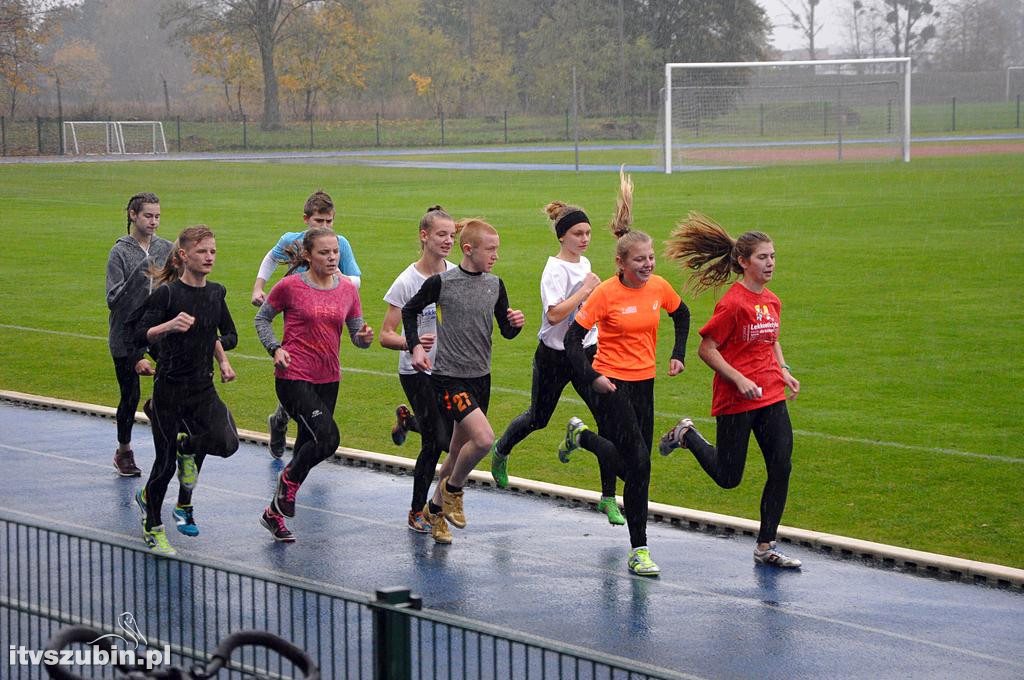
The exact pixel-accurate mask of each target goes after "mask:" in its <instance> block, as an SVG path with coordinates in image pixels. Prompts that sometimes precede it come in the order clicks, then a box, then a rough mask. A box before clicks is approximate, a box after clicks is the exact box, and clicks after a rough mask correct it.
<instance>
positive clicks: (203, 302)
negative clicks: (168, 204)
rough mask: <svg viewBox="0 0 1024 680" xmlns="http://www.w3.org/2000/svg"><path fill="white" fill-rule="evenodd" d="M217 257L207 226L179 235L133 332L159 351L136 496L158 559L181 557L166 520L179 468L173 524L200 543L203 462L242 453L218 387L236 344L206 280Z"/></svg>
mask: <svg viewBox="0 0 1024 680" xmlns="http://www.w3.org/2000/svg"><path fill="white" fill-rule="evenodd" d="M216 256H217V242H216V240H215V239H214V235H213V232H212V231H210V229H209V228H207V227H206V226H205V225H197V226H195V227H189V228H188V229H185V230H184V231H183V232H181V234H180V235H179V236H178V240H177V241H176V242H175V244H174V248H173V251H172V254H171V256H170V257H168V258H167V262H166V263H165V265H164V267H163V269H161V270H159V271H154V272H153V274H154V284H156V285H160V284H164V283H166V284H167V285H161V286H160V287H159V288H157V289H156V290H155V291H153V293H152V294H151V295H150V296H149V298H147V300H146V302H145V304H144V305H143V306H142V308H141V309H140V310H139V312H138V314H139V320H138V322H137V323H136V324H135V333H136V342H137V343H138V344H139V345H152V344H155V343H159V353H160V361H159V362H157V367H156V378H155V379H154V380H153V399H152V400H151V404H150V418H151V423H152V428H153V444H154V446H155V448H156V460H155V461H154V462H153V469H152V470H151V471H150V473H149V480H148V481H147V482H146V485H145V486H144V487H143V488H142V489H140V490H139V491H138V492H137V493H136V494H135V501H136V502H137V503H138V505H139V507H140V508H141V509H142V511H143V513H144V515H145V517H144V518H143V522H142V537H143V540H145V542H146V545H147V546H149V549H150V550H151V551H153V552H154V553H157V554H159V555H173V554H175V551H174V548H172V547H171V545H170V543H168V541H167V535H166V533H165V531H164V527H163V523H162V522H161V519H160V508H161V506H162V505H163V501H164V495H165V494H166V492H167V484H168V483H169V482H170V481H171V477H172V476H174V471H175V467H177V470H178V482H179V484H180V485H181V488H180V490H179V492H178V504H177V505H176V506H175V508H174V516H175V521H176V522H177V524H178V530H179V531H181V533H183V534H185V535H188V536H195V535H197V534H198V533H199V530H198V527H197V526H196V523H195V519H194V516H193V508H192V489H194V488H195V485H196V479H197V477H198V475H199V471H200V470H201V469H202V467H203V460H204V459H205V458H206V456H207V455H213V456H219V457H221V458H227V457H228V456H230V455H231V454H233V453H234V452H235V451H237V450H238V431H237V429H236V427H235V421H234V419H233V418H232V416H231V412H230V411H229V410H228V407H227V406H225V405H224V402H223V401H221V400H220V397H219V396H217V391H216V390H215V389H214V387H213V360H214V356H215V354H216V355H217V356H218V361H219V363H220V369H221V376H222V379H223V380H225V381H227V380H231V379H233V378H234V371H232V370H231V365H230V364H229V363H228V361H227V357H226V355H224V354H223V352H225V351H227V350H231V349H233V348H234V347H235V345H236V344H237V343H238V335H237V333H236V332H235V324H234V322H233V321H232V320H231V313H230V312H229V311H228V307H227V304H226V302H225V295H226V293H227V291H226V290H225V289H224V286H222V285H221V284H219V283H214V282H213V281H209V280H208V279H207V277H208V276H209V274H210V271H211V270H212V269H213V264H214V261H215V260H216Z"/></svg>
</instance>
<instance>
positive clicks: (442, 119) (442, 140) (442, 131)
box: [441, 111, 444, 146]
mask: <svg viewBox="0 0 1024 680" xmlns="http://www.w3.org/2000/svg"><path fill="white" fill-rule="evenodd" d="M441 146H444V111H442V112H441Z"/></svg>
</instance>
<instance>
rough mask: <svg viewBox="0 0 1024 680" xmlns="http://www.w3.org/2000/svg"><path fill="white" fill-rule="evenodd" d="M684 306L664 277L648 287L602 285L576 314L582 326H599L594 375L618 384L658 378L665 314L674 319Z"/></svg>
mask: <svg viewBox="0 0 1024 680" xmlns="http://www.w3.org/2000/svg"><path fill="white" fill-rule="evenodd" d="M681 301H682V300H681V299H680V298H679V294H678V293H676V291H675V290H674V289H673V288H672V284H670V283H669V282H668V281H666V280H665V279H663V278H661V277H660V276H656V275H652V276H651V278H649V279H648V280H647V283H646V284H645V285H644V287H643V288H630V287H629V286H626V285H623V283H622V282H621V281H619V277H618V276H613V277H612V278H610V279H608V280H606V281H602V282H601V283H600V285H598V287H597V288H595V289H594V292H593V293H591V294H590V297H588V298H587V300H586V302H584V303H583V306H582V307H581V308H580V310H579V311H578V312H576V323H578V324H579V325H581V326H583V327H584V328H586V329H588V330H589V329H590V328H592V327H593V326H594V324H597V326H598V335H597V337H598V341H597V356H596V357H594V364H593V366H594V370H595V371H597V372H598V373H600V374H601V375H606V376H608V377H609V378H618V379H619V380H630V381H638V380H649V379H650V378H653V377H654V376H655V375H656V374H657V371H656V369H655V358H656V357H655V349H656V348H657V345H658V322H659V321H660V320H661V310H662V309H664V310H665V311H667V312H668V313H669V314H671V313H672V312H674V311H676V309H677V308H678V307H679V303H680V302H681Z"/></svg>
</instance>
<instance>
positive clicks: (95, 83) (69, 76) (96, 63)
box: [51, 40, 110, 109]
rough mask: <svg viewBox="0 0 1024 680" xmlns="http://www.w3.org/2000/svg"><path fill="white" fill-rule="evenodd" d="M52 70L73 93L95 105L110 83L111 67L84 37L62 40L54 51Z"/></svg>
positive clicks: (88, 103) (82, 100) (80, 99)
mask: <svg viewBox="0 0 1024 680" xmlns="http://www.w3.org/2000/svg"><path fill="white" fill-rule="evenodd" d="M51 70H52V71H53V73H54V74H55V75H56V76H57V77H58V78H60V80H61V82H62V83H64V85H65V87H66V88H67V92H69V93H70V94H71V95H72V96H73V97H75V98H77V99H78V101H79V102H81V103H84V104H85V105H86V106H88V107H89V108H93V109H94V108H95V107H96V105H97V103H98V102H99V101H100V100H101V99H102V97H103V96H104V93H105V92H106V91H107V86H108V85H109V83H110V69H108V68H107V65H106V63H104V61H103V59H102V58H101V57H100V53H99V50H97V49H96V45H94V44H93V43H91V42H88V41H84V40H72V41H70V42H64V43H62V44H61V45H60V47H58V48H57V50H56V51H55V52H54V54H53V58H52V62H51Z"/></svg>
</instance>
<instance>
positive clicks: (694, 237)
mask: <svg viewBox="0 0 1024 680" xmlns="http://www.w3.org/2000/svg"><path fill="white" fill-rule="evenodd" d="M771 240H772V239H771V237H770V236H768V234H765V233H764V232H761V231H748V232H746V233H744V234H743V235H741V236H740V237H739V238H738V239H734V238H732V237H731V236H729V234H728V233H727V232H726V231H725V229H723V228H722V227H721V226H720V225H719V224H718V223H717V222H715V221H714V220H712V219H711V218H710V217H707V216H706V215H702V214H701V213H698V212H691V213H689V214H688V215H687V217H686V219H685V220H684V221H682V222H680V223H679V224H678V225H677V226H676V228H675V229H673V230H672V233H671V234H669V237H668V240H667V241H665V257H667V258H669V259H670V260H675V261H676V262H678V263H679V265H680V266H681V267H683V268H685V269H690V270H692V273H691V274H690V277H689V279H688V280H687V287H688V288H690V290H692V291H693V293H694V294H699V293H702V292H704V291H705V290H707V289H709V288H718V287H719V286H721V285H722V284H724V283H726V282H727V281H728V280H729V275H730V274H743V267H741V266H740V261H739V259H740V258H741V257H743V258H749V257H750V256H751V254H752V253H753V252H754V248H756V247H757V244H758V243H765V242H771Z"/></svg>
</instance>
